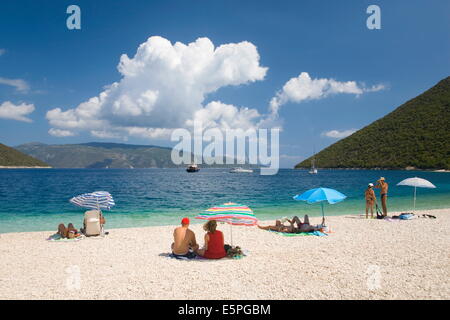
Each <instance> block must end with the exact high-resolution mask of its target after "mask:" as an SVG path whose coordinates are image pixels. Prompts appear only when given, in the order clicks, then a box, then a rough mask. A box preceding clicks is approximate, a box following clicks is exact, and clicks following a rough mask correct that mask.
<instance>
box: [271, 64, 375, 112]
mask: <svg viewBox="0 0 450 320" xmlns="http://www.w3.org/2000/svg"><path fill="white" fill-rule="evenodd" d="M382 89H384V85H382V84H378V85H375V86H373V87H370V88H365V87H364V86H363V85H360V84H358V83H357V82H356V81H346V82H341V81H336V80H334V79H326V78H322V79H312V78H311V77H310V75H309V74H308V73H307V72H302V73H300V75H299V76H298V77H295V78H291V79H290V80H289V81H287V82H286V83H285V84H284V86H283V88H282V89H281V90H280V91H278V92H277V94H276V95H275V96H274V97H273V98H272V99H271V101H270V110H271V112H272V114H278V110H279V108H280V107H281V106H282V105H284V104H286V103H288V102H294V103H300V102H302V101H306V100H314V99H322V98H325V97H327V96H329V95H332V94H340V93H347V94H354V95H360V94H362V93H364V92H373V91H379V90H382Z"/></svg>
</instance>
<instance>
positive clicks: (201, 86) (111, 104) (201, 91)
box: [46, 36, 267, 138]
mask: <svg viewBox="0 0 450 320" xmlns="http://www.w3.org/2000/svg"><path fill="white" fill-rule="evenodd" d="M117 68H118V71H119V72H120V74H121V76H122V78H121V80H120V81H118V82H114V83H112V84H111V85H109V86H108V87H106V89H105V90H104V91H102V92H101V93H99V94H98V96H95V97H92V98H90V99H89V100H87V101H85V102H82V103H80V104H79V105H78V106H77V107H76V108H74V109H68V110H62V109H61V108H56V109H52V110H49V111H48V112H47V115H46V117H47V119H48V121H49V123H50V124H51V125H52V126H53V127H56V128H59V129H65V130H72V131H73V130H77V131H79V130H87V131H90V132H91V134H92V135H94V136H105V137H106V136H115V135H125V136H126V135H135V136H141V137H148V138H162V137H168V136H169V135H170V132H171V130H172V129H174V128H179V127H189V124H190V123H192V121H193V120H195V119H202V120H204V121H206V122H208V123H212V122H216V123H219V124H220V125H221V126H223V127H233V126H240V125H249V122H251V121H252V119H254V118H255V117H256V115H257V111H256V110H249V109H245V108H241V109H238V108H237V107H234V106H231V105H226V104H222V103H221V102H217V101H214V102H210V103H209V104H208V105H206V106H205V105H204V100H205V98H206V96H207V95H208V94H209V93H212V92H214V91H216V90H217V89H219V88H221V87H225V86H230V85H241V84H247V83H251V82H254V81H258V80H263V79H264V77H265V74H266V72H267V68H265V67H262V66H261V65H260V63H259V54H258V51H257V49H256V47H255V45H253V44H252V43H250V42H247V41H243V42H240V43H229V44H224V45H220V46H218V47H215V46H214V44H213V43H212V42H211V40H209V39H208V38H199V39H197V40H196V41H194V42H191V43H189V44H183V43H181V42H176V43H174V44H172V43H171V42H170V41H169V40H167V39H164V38H162V37H159V36H153V37H150V38H148V40H147V41H146V42H144V43H142V44H141V45H140V46H139V47H138V49H137V52H136V54H135V55H134V57H131V58H130V57H128V56H127V55H126V54H123V55H122V56H121V57H120V62H119V64H118V67H117Z"/></svg>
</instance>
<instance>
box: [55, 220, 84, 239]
mask: <svg viewBox="0 0 450 320" xmlns="http://www.w3.org/2000/svg"><path fill="white" fill-rule="evenodd" d="M57 234H59V235H60V236H61V238H67V239H73V238H76V237H79V236H80V233H79V232H78V230H77V229H75V227H74V226H73V224H72V223H69V224H68V225H67V228H66V226H65V225H64V223H60V224H59V225H58V231H57Z"/></svg>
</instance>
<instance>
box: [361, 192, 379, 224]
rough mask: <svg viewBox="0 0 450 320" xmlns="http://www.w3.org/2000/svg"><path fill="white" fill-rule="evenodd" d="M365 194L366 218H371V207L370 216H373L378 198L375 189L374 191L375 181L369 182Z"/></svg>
mask: <svg viewBox="0 0 450 320" xmlns="http://www.w3.org/2000/svg"><path fill="white" fill-rule="evenodd" d="M364 195H365V198H366V219H368V218H369V209H370V217H371V218H373V204H374V203H375V201H376V200H377V197H376V196H375V191H373V183H369V185H368V186H367V189H366V192H365V193H364Z"/></svg>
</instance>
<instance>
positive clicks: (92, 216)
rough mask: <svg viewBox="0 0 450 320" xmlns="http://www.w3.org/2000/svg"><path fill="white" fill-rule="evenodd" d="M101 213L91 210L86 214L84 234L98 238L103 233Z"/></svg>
mask: <svg viewBox="0 0 450 320" xmlns="http://www.w3.org/2000/svg"><path fill="white" fill-rule="evenodd" d="M100 217H101V212H100V211H99V210H89V211H86V212H85V213H84V224H85V230H84V233H85V235H87V236H98V235H100V234H101V233H102V228H103V226H102V225H101V223H100Z"/></svg>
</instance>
